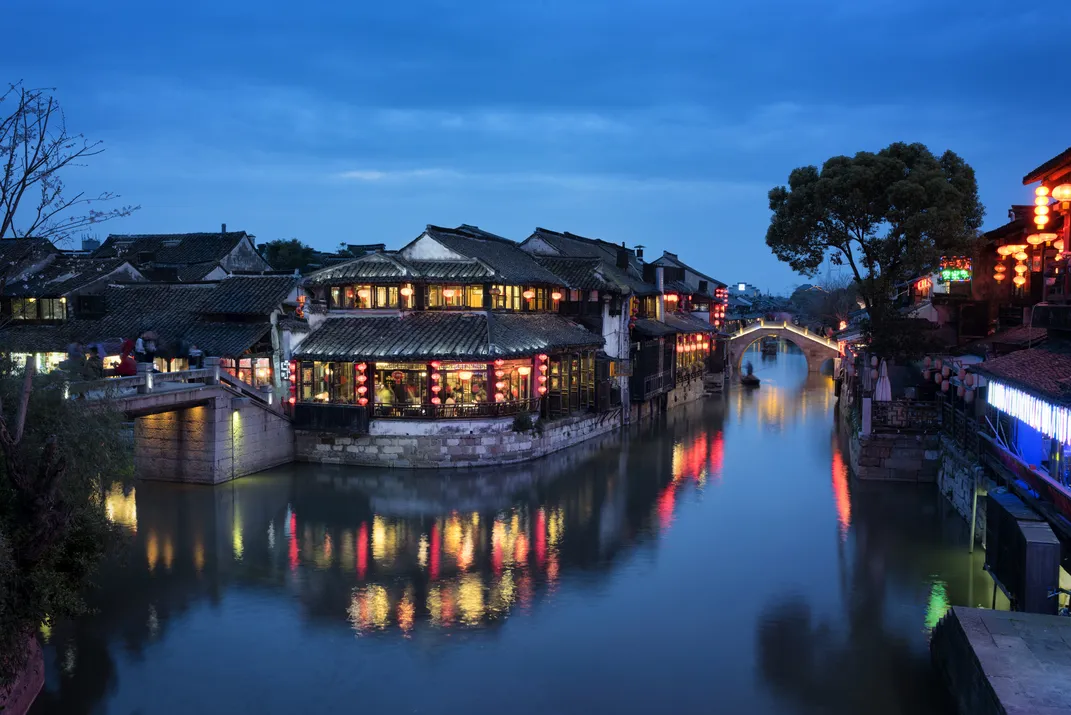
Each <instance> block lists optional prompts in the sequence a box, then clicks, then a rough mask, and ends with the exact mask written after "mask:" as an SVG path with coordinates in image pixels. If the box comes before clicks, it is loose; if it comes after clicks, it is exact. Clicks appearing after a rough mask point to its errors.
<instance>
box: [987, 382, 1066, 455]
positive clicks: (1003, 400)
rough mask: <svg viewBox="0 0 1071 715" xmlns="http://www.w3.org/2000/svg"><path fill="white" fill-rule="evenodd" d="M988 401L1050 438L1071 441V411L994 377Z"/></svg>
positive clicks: (990, 385) (990, 384) (990, 383)
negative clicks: (995, 379)
mask: <svg viewBox="0 0 1071 715" xmlns="http://www.w3.org/2000/svg"><path fill="white" fill-rule="evenodd" d="M986 401H987V402H988V403H989V404H990V405H992V406H993V407H995V408H997V409H998V410H1000V411H1001V412H1006V413H1007V414H1009V415H1011V416H1012V417H1014V418H1016V419H1017V420H1020V421H1022V422H1024V423H1025V424H1028V425H1030V426H1031V427H1033V428H1034V429H1036V430H1037V431H1038V432H1041V433H1042V434H1043V435H1045V436H1046V437H1051V438H1053V439H1058V440H1060V441H1061V442H1063V443H1064V444H1069V443H1071V410H1069V409H1068V408H1066V407H1061V406H1059V405H1054V404H1051V403H1049V402H1046V401H1045V400H1042V399H1041V398H1040V397H1034V396H1033V395H1030V394H1027V393H1025V392H1023V391H1022V390H1017V389H1016V388H1014V387H1011V386H1010V385H1005V384H1004V383H1002V382H996V381H994V380H990V381H989V391H988V395H987V396H986Z"/></svg>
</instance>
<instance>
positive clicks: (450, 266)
mask: <svg viewBox="0 0 1071 715" xmlns="http://www.w3.org/2000/svg"><path fill="white" fill-rule="evenodd" d="M409 263H410V264H411V265H412V266H413V268H414V269H415V270H416V271H417V273H418V274H419V275H420V276H421V277H422V278H424V279H425V280H441V281H461V280H482V279H484V278H491V277H493V276H494V273H492V272H491V271H490V270H488V269H487V267H486V266H484V265H483V264H482V263H478V262H476V261H471V262H470V261H410V262H409Z"/></svg>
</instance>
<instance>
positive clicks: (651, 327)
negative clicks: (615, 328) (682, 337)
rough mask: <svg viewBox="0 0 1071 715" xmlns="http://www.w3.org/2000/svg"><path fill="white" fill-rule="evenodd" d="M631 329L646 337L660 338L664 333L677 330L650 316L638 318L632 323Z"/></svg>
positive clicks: (670, 333) (673, 332)
mask: <svg viewBox="0 0 1071 715" xmlns="http://www.w3.org/2000/svg"><path fill="white" fill-rule="evenodd" d="M632 330H633V332H635V333H636V334H638V335H641V336H643V337H646V338H661V337H664V336H666V335H674V334H676V333H677V331H676V330H675V329H673V328H671V327H669V326H668V325H666V324H665V323H662V322H659V321H657V320H651V319H650V318H640V319H638V320H636V321H635V322H634V323H633V324H632Z"/></svg>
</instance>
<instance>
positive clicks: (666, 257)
mask: <svg viewBox="0 0 1071 715" xmlns="http://www.w3.org/2000/svg"><path fill="white" fill-rule="evenodd" d="M653 263H656V264H657V263H672V264H673V265H676V266H680V267H681V268H684V269H685V270H687V271H690V272H691V273H694V274H695V275H696V276H698V278H699V280H705V281H707V283H709V284H710V285H709V286H708V290H709V292H710V295H711V296H713V295H714V289H715V288H724V287H725V286H726V285H727V284H726V283H723V282H722V281H719V280H718V279H717V278H711V277H710V276H708V275H707V274H706V273H703V272H701V271H697V270H696V269H695V268H692V267H691V266H689V265H688V264H687V263H685V262H684V261H682V260H681V259H680V257H679V256H677V254H676V253H670V252H669V251H662V256H661V258H656V259H655V260H654V261H653ZM686 282H687V281H686ZM689 285H690V283H689ZM692 288H693V289H694V290H695V291H698V290H699V285H698V281H697V282H696V285H694V286H692Z"/></svg>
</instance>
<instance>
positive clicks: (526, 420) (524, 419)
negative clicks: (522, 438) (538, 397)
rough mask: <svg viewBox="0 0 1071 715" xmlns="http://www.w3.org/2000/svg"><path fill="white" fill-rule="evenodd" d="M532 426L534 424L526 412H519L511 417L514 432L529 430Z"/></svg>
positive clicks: (533, 426)
mask: <svg viewBox="0 0 1071 715" xmlns="http://www.w3.org/2000/svg"><path fill="white" fill-rule="evenodd" d="M534 428H535V424H534V423H533V422H532V416H531V415H530V414H528V413H527V412H521V413H520V414H518V415H517V416H516V417H514V418H513V431H514V432H531V431H532V430H533V429H534Z"/></svg>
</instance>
